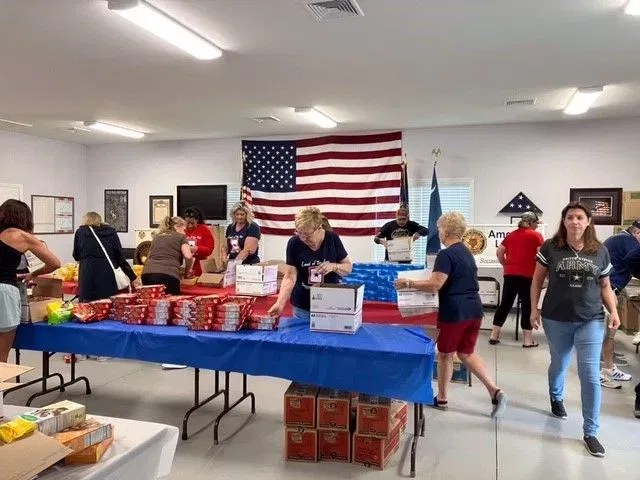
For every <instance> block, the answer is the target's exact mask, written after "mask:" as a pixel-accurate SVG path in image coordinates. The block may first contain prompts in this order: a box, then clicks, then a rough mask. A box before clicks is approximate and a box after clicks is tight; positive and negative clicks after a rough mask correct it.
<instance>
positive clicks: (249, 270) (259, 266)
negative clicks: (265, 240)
mask: <svg viewBox="0 0 640 480" xmlns="http://www.w3.org/2000/svg"><path fill="white" fill-rule="evenodd" d="M277 291H278V266H277V265H269V264H266V263H256V264H255V265H238V266H236V295H255V296H258V297H265V296H268V295H273V294H274V293H277Z"/></svg>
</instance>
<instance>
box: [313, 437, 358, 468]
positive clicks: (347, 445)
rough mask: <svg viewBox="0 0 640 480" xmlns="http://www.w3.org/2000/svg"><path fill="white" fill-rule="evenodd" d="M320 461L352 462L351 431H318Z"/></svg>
mask: <svg viewBox="0 0 640 480" xmlns="http://www.w3.org/2000/svg"><path fill="white" fill-rule="evenodd" d="M318 460H320V461H321V462H322V461H325V462H327V461H328V462H346V463H348V462H350V461H351V433H350V432H349V430H318Z"/></svg>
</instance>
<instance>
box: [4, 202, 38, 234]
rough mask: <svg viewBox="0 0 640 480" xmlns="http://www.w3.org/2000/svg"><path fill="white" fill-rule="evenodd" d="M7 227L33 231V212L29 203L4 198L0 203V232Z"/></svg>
mask: <svg viewBox="0 0 640 480" xmlns="http://www.w3.org/2000/svg"><path fill="white" fill-rule="evenodd" d="M7 228H18V229H20V230H24V231H25V232H29V233H32V232H33V214H32V213H31V209H30V208H29V205H27V204H26V203H24V202H21V201H20V200H14V199H9V200H6V201H5V202H4V203H3V204H2V205H0V232H1V231H3V230H6V229H7Z"/></svg>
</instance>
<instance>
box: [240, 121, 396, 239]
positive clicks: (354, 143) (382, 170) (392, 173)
mask: <svg viewBox="0 0 640 480" xmlns="http://www.w3.org/2000/svg"><path fill="white" fill-rule="evenodd" d="M242 154H243V158H244V173H243V177H244V182H243V186H244V187H246V188H248V189H250V195H251V199H252V202H253V211H254V214H255V218H256V220H258V223H259V224H260V229H261V231H262V233H264V234H267V235H292V234H293V232H294V224H293V220H294V216H295V214H296V213H297V212H298V211H300V209H302V208H304V207H310V206H313V207H318V208H319V209H320V210H321V211H322V213H324V214H325V216H326V217H327V218H328V219H329V222H330V223H331V227H332V228H333V230H334V231H335V232H336V233H338V234H340V235H346V236H364V235H374V234H375V233H376V232H377V229H378V228H379V227H380V226H381V225H382V224H384V223H386V222H388V221H389V220H390V219H393V218H395V212H396V210H397V208H398V202H399V200H400V179H401V171H402V166H401V164H402V132H392V133H384V134H377V135H349V136H346V135H345V136H342V135H334V136H328V137H319V138H307V139H304V140H293V141H251V140H244V141H243V142H242Z"/></svg>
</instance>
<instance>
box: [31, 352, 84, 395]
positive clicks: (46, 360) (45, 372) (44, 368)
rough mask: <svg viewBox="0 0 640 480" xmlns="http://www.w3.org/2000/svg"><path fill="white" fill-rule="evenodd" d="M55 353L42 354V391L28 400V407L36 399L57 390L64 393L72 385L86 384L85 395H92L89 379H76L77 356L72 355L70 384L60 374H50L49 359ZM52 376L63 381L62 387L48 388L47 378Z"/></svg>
mask: <svg viewBox="0 0 640 480" xmlns="http://www.w3.org/2000/svg"><path fill="white" fill-rule="evenodd" d="M54 353H55V352H42V373H43V377H42V390H41V391H40V392H36V393H34V394H33V395H31V396H30V397H29V399H28V400H27V406H29V405H31V402H33V401H34V400H35V399H36V398H38V397H41V396H43V395H46V394H48V393H51V392H55V391H56V390H60V391H61V392H64V391H65V389H66V387H70V386H71V385H73V384H75V383H78V382H84V383H85V394H86V395H91V385H90V383H89V379H88V378H87V377H77V378H76V356H75V354H72V355H71V380H69V381H68V382H65V381H64V377H63V376H62V375H61V374H59V373H54V374H49V368H50V362H49V359H50V358H51V356H52V355H54ZM52 376H58V377H60V379H61V382H60V385H59V386H57V387H52V388H47V378H49V377H52Z"/></svg>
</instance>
